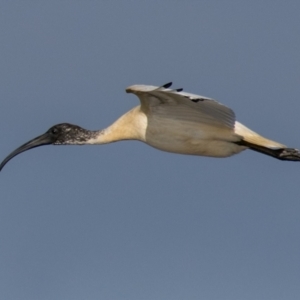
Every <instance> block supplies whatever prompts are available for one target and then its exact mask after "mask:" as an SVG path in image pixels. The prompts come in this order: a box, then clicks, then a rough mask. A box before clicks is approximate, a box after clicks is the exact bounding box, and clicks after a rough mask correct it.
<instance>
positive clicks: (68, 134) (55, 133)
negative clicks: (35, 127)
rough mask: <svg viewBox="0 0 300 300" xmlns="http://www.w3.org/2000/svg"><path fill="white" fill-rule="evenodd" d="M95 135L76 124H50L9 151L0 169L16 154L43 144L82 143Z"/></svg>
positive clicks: (85, 142)
mask: <svg viewBox="0 0 300 300" xmlns="http://www.w3.org/2000/svg"><path fill="white" fill-rule="evenodd" d="M95 136H96V133H95V132H94V131H89V130H86V129H84V128H81V127H79V126H77V125H73V124H68V123H62V124H57V125H54V126H52V127H51V128H50V129H48V130H47V131H46V132H45V133H44V134H42V135H40V136H38V137H36V138H34V139H32V140H30V141H29V142H27V143H25V144H24V145H22V146H20V147H19V148H17V149H16V150H14V151H13V152H12V153H10V154H9V155H8V156H7V157H6V158H5V159H4V160H3V162H2V163H1V165H0V171H1V170H2V168H3V167H4V166H5V164H6V163H7V162H8V161H9V160H11V159H12V158H13V157H15V156H16V155H18V154H20V153H22V152H24V151H27V150H29V149H32V148H36V147H39V146H43V145H83V144H87V142H88V141H89V140H91V139H93V138H94V137H95Z"/></svg>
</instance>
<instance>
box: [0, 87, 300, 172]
mask: <svg viewBox="0 0 300 300" xmlns="http://www.w3.org/2000/svg"><path fill="white" fill-rule="evenodd" d="M171 85H172V82H169V83H167V84H164V85H162V86H159V87H157V86H151V85H132V86H129V87H128V88H127V89H126V92H127V93H132V94H135V95H136V96H138V98H139V100H140V105H138V106H136V107H134V108H132V109H131V110H130V111H128V112H127V113H125V114H124V115H122V116H121V117H120V118H119V119H117V120H116V121H115V122H114V123H113V124H112V125H110V126H108V127H107V128H105V129H102V130H96V131H92V130H87V129H84V128H82V127H80V126H77V125H73V124H69V123H61V124H57V125H54V126H52V127H51V128H50V129H49V130H47V131H46V133H44V134H42V135H40V136H38V137H36V138H34V139H32V140H30V141H29V142H27V143H25V144H23V145H22V146H20V147H19V148H17V149H16V150H14V151H13V152H12V153H10V154H9V155H8V156H7V157H6V158H5V159H4V160H3V161H2V163H1V164H0V171H1V170H2V169H3V167H4V166H5V165H6V163H7V162H8V161H9V160H11V159H12V158H13V157H15V156H16V155H18V154H20V153H22V152H24V151H27V150H29V149H32V148H36V147H39V146H42V145H50V144H52V145H101V144H107V143H112V142H117V141H121V140H138V141H142V142H144V143H146V144H148V145H150V146H152V147H154V148H156V149H159V150H162V151H167V152H172V153H178V154H189V155H198V156H208V157H221V158H222V157H229V156H232V155H234V154H238V153H240V152H242V151H244V150H246V149H251V150H254V151H256V152H260V153H263V154H266V155H269V156H272V157H274V158H277V159H279V160H287V161H300V151H299V150H298V149H294V148H288V147H287V146H285V145H283V144H281V143H278V142H275V141H272V140H270V139H267V138H265V137H263V136H261V135H259V134H258V133H256V132H254V131H252V130H251V129H249V128H247V127H246V126H245V125H243V124H241V123H240V122H238V121H236V118H235V113H234V112H233V110H232V109H230V108H228V107H227V106H225V105H223V104H221V103H219V102H217V101H216V100H214V99H211V98H207V97H204V96H199V95H195V94H191V93H186V92H183V89H182V88H180V89H170V87H171Z"/></svg>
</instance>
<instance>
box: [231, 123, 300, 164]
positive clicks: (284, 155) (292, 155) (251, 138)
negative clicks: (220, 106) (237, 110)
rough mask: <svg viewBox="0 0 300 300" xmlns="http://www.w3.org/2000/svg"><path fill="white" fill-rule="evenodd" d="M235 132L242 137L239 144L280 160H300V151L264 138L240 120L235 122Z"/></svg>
mask: <svg viewBox="0 0 300 300" xmlns="http://www.w3.org/2000/svg"><path fill="white" fill-rule="evenodd" d="M235 132H236V133H237V134H238V135H240V136H241V137H242V140H241V141H239V142H237V144H238V145H241V146H245V147H247V148H249V149H252V150H254V151H257V152H260V153H263V154H266V155H269V156H273V157H275V158H277V159H280V160H290V161H300V151H299V150H298V149H294V148H288V147H286V146H285V145H283V144H280V143H278V142H275V141H272V140H269V139H267V138H264V137H263V136H261V135H259V134H257V133H256V132H254V131H252V130H251V129H249V128H248V127H246V126H244V125H243V124H241V123H239V122H235Z"/></svg>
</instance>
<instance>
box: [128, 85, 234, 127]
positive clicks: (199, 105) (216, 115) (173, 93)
mask: <svg viewBox="0 0 300 300" xmlns="http://www.w3.org/2000/svg"><path fill="white" fill-rule="evenodd" d="M171 85H172V83H171V82H170V83H167V84H165V85H163V86H161V87H156V86H150V85H132V86H130V87H128V88H127V89H126V92H127V93H133V94H135V95H137V96H138V97H139V99H140V101H141V105H142V107H143V108H144V109H146V110H150V111H155V113H158V114H159V113H162V114H163V115H164V117H169V118H175V119H178V120H184V121H191V122H200V123H205V124H207V125H211V126H218V127H219V126H221V127H223V128H224V126H225V127H226V128H228V129H234V124H235V114H234V112H233V111H232V110H231V109H230V108H228V107H226V106H225V105H222V104H221V103H219V102H217V101H215V100H213V99H210V98H207V97H204V96H199V95H194V94H191V93H186V92H183V91H182V89H173V90H172V89H169V87H170V86H171Z"/></svg>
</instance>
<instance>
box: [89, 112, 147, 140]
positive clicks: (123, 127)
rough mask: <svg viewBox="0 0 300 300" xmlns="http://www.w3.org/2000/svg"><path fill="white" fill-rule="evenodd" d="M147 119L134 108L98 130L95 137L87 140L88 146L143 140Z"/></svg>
mask: <svg viewBox="0 0 300 300" xmlns="http://www.w3.org/2000/svg"><path fill="white" fill-rule="evenodd" d="M146 127H147V117H146V116H145V114H144V113H143V112H142V111H141V110H140V107H139V106H138V107H135V108H133V109H132V110H130V111H129V112H127V113H126V114H124V115H123V116H121V117H120V118H119V119H118V120H117V121H115V122H114V123H113V124H112V125H110V126H109V127H107V128H105V129H103V130H99V131H98V132H97V133H98V134H97V135H96V136H95V137H94V138H93V139H91V140H89V142H88V143H89V144H93V145H97V144H107V143H112V142H117V141H121V140H141V141H144V140H145V135H146Z"/></svg>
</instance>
